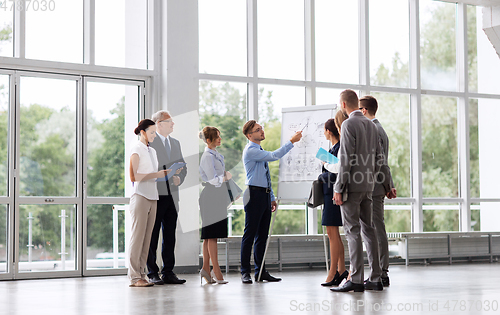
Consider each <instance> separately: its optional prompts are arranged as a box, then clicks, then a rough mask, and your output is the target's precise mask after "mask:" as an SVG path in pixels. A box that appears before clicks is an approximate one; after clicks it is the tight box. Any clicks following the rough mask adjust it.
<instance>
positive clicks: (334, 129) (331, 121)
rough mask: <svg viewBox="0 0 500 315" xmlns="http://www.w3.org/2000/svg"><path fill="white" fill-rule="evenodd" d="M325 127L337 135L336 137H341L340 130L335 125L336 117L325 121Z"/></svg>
mask: <svg viewBox="0 0 500 315" xmlns="http://www.w3.org/2000/svg"><path fill="white" fill-rule="evenodd" d="M325 129H326V130H328V131H330V132H331V133H332V134H333V135H334V136H335V138H337V139H339V138H340V134H339V131H338V130H337V126H335V119H334V118H330V119H328V120H327V121H326V122H325Z"/></svg>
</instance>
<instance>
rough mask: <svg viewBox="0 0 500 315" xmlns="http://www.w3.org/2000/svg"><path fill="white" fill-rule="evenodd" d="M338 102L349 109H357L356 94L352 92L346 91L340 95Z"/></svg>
mask: <svg viewBox="0 0 500 315" xmlns="http://www.w3.org/2000/svg"><path fill="white" fill-rule="evenodd" d="M340 101H341V102H345V104H346V106H347V107H349V108H350V109H358V108H359V100H358V94H356V92H354V91H353V90H350V89H347V90H344V91H342V92H341V93H340Z"/></svg>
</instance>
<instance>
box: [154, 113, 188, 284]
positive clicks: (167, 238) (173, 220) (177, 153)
mask: <svg viewBox="0 0 500 315" xmlns="http://www.w3.org/2000/svg"><path fill="white" fill-rule="evenodd" d="M152 120H153V121H154V122H155V123H156V133H157V137H156V138H155V139H154V141H153V142H152V143H151V146H152V147H153V148H154V149H155V150H156V155H157V157H158V170H162V169H165V168H170V166H171V165H172V164H173V163H175V162H184V157H183V156H182V151H181V145H180V143H179V141H178V140H177V139H174V138H172V137H171V136H170V134H171V133H172V131H173V130H174V122H173V120H172V117H171V116H170V114H169V113H168V112H167V111H159V112H156V113H155V114H154V115H153V117H152ZM186 174H187V167H185V166H184V167H183V168H182V169H179V170H178V171H177V172H176V174H175V175H173V176H172V177H171V178H170V179H169V180H168V181H159V182H158V183H157V187H158V194H159V197H160V199H159V200H158V206H157V212H156V222H155V225H154V227H153V234H152V237H151V245H150V246H149V255H148V261H147V266H148V271H149V272H148V278H149V281H150V282H153V283H154V284H157V285H158V284H164V283H168V284H182V283H184V282H186V280H184V279H179V278H177V276H176V275H175V273H174V272H173V269H174V265H175V256H174V249H175V229H176V227H177V212H178V210H179V186H180V185H181V184H182V183H183V182H184V178H185V177H186ZM160 226H161V228H162V235H163V242H162V248H161V257H162V260H163V268H162V270H161V277H160V275H159V272H160V269H159V267H158V265H157V264H156V249H157V247H158V238H159V234H160Z"/></svg>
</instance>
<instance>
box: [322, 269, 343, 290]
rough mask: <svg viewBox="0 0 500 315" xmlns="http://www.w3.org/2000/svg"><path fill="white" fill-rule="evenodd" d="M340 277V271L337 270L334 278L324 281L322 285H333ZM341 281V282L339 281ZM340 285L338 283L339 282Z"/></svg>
mask: <svg viewBox="0 0 500 315" xmlns="http://www.w3.org/2000/svg"><path fill="white" fill-rule="evenodd" d="M339 277H340V274H339V272H338V271H337V272H335V276H334V277H333V280H332V281H328V282H324V283H322V284H321V285H322V286H324V287H331V286H333V285H335V282H336V281H337V279H338V278H339ZM339 283H340V282H339ZM337 285H338V284H337Z"/></svg>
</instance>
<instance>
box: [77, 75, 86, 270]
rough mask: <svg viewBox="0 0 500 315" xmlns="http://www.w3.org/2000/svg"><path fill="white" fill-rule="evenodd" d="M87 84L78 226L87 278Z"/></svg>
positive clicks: (83, 94)
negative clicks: (80, 207) (80, 209)
mask: <svg viewBox="0 0 500 315" xmlns="http://www.w3.org/2000/svg"><path fill="white" fill-rule="evenodd" d="M87 83H88V79H87V78H86V77H83V78H82V81H81V106H82V115H81V116H82V127H83V131H82V139H81V144H82V156H83V163H82V167H81V168H82V211H80V212H81V215H79V216H78V218H80V220H81V225H80V224H79V225H78V226H79V227H81V231H82V232H81V233H79V234H81V237H82V239H81V241H80V242H78V244H79V245H80V244H81V246H82V247H81V249H79V250H78V253H81V255H80V256H81V262H80V261H79V264H78V266H79V267H80V268H81V269H80V270H81V274H82V276H86V275H87V273H86V271H87V240H88V226H87V222H88V220H87V219H88V212H87V167H85V166H86V165H87V161H88V154H87V119H88V117H87Z"/></svg>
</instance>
